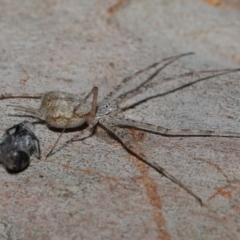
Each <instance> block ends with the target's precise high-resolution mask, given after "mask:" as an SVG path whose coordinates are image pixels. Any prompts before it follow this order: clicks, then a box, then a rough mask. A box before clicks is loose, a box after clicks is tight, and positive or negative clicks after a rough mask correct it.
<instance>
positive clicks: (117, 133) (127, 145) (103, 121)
mask: <svg viewBox="0 0 240 240" xmlns="http://www.w3.org/2000/svg"><path fill="white" fill-rule="evenodd" d="M99 123H100V124H101V126H102V127H103V128H105V129H107V130H108V131H110V132H111V133H113V134H114V135H115V136H116V137H117V138H118V139H119V140H120V141H121V143H122V144H123V146H124V147H125V148H126V149H127V150H128V151H129V152H131V153H132V154H133V155H135V156H137V157H138V159H139V160H141V161H142V162H144V163H145V164H147V165H148V166H150V167H151V168H153V169H155V170H156V171H157V172H158V173H160V174H162V175H163V176H165V177H166V178H168V179H169V180H171V181H172V182H174V183H176V184H177V185H178V186H180V187H181V188H183V189H184V190H185V191H186V192H188V193H189V194H190V195H191V196H193V197H194V198H195V199H196V200H197V201H198V202H199V203H200V205H201V206H202V205H203V203H202V200H201V198H199V197H198V196H197V195H196V194H195V193H193V192H192V191H191V190H190V189H189V188H187V187H186V186H185V185H184V184H183V183H182V182H181V181H179V180H178V179H176V178H175V177H174V176H173V175H171V174H169V173H168V172H167V171H166V170H165V169H164V168H162V167H160V166H159V165H158V164H156V163H150V162H148V160H147V157H146V156H145V155H144V154H143V153H142V152H140V151H139V150H138V149H136V148H134V145H133V144H132V139H128V138H127V137H126V135H125V134H124V133H123V132H122V131H121V128H118V127H116V126H114V124H113V123H112V122H110V121H108V120H107V119H105V118H101V119H100V120H99Z"/></svg>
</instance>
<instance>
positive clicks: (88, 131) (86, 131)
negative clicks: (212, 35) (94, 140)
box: [46, 127, 94, 158]
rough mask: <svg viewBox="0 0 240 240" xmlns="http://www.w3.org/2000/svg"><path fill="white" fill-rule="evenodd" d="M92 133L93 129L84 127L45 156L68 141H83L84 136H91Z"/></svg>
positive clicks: (51, 153) (50, 153) (61, 147)
mask: <svg viewBox="0 0 240 240" xmlns="http://www.w3.org/2000/svg"><path fill="white" fill-rule="evenodd" d="M93 134H94V131H93V129H91V128H90V127H87V128H85V129H84V130H82V131H80V132H79V133H77V134H75V135H74V136H73V137H72V138H70V139H68V140H67V141H66V142H65V143H64V144H63V145H62V146H60V147H59V148H58V149H57V150H56V151H54V152H53V151H51V152H49V153H48V154H47V156H46V158H48V157H50V156H52V155H54V154H55V153H56V152H58V151H60V150H61V149H63V148H64V147H66V146H67V145H68V144H69V143H71V142H75V141H83V140H85V139H86V138H89V137H91V136H92V135H93Z"/></svg>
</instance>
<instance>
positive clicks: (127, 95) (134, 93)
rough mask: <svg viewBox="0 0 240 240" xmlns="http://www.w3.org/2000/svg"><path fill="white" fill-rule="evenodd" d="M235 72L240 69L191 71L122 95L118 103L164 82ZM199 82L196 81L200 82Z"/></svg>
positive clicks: (118, 98)
mask: <svg viewBox="0 0 240 240" xmlns="http://www.w3.org/2000/svg"><path fill="white" fill-rule="evenodd" d="M235 71H239V69H222V70H208V71H206V70H205V71H190V72H186V73H183V74H180V75H178V76H173V77H169V78H165V79H163V80H162V81H161V82H150V83H148V84H144V85H142V86H141V87H140V88H136V89H134V90H132V91H131V92H129V93H126V94H122V95H121V96H119V97H117V99H116V100H117V103H118V104H119V103H121V102H124V101H126V100H128V99H130V98H133V97H135V96H137V95H139V94H141V93H143V92H145V91H147V90H148V89H150V88H151V89H153V88H154V87H156V86H158V85H159V84H161V83H163V82H169V81H173V80H176V79H180V78H181V79H182V78H185V77H189V76H194V75H198V74H202V73H213V75H212V76H208V77H209V78H207V79H210V78H214V77H216V76H219V75H214V74H227V73H231V72H235ZM207 79H205V80H207ZM198 80H199V79H198ZM198 80H195V81H198ZM195 81H193V82H191V85H193V84H194V83H195ZM184 85H185V84H184ZM184 85H182V86H184ZM191 85H188V86H191Z"/></svg>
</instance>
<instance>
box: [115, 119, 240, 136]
mask: <svg viewBox="0 0 240 240" xmlns="http://www.w3.org/2000/svg"><path fill="white" fill-rule="evenodd" d="M111 120H112V122H113V124H114V125H117V126H120V127H131V128H136V129H141V130H144V131H147V132H151V133H156V134H160V135H163V136H174V137H183V136H187V137H228V138H240V133H236V132H218V131H212V130H191V129H168V128H164V127H161V126H156V125H153V124H149V123H144V122H139V121H135V120H131V119H126V118H122V117H117V116H114V118H112V119H111Z"/></svg>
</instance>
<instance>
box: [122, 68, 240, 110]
mask: <svg viewBox="0 0 240 240" xmlns="http://www.w3.org/2000/svg"><path fill="white" fill-rule="evenodd" d="M220 71H221V70H217V72H220ZM239 71H240V68H236V69H224V70H223V72H220V73H217V74H214V75H211V76H207V77H202V78H199V79H197V80H195V81H192V82H190V83H186V84H183V85H181V86H179V87H176V88H174V89H172V90H169V91H167V92H164V93H160V94H156V95H152V96H149V97H147V98H145V99H143V100H141V101H139V102H136V103H133V104H131V105H130V106H127V107H124V108H122V110H123V111H125V110H127V109H130V108H133V107H136V106H138V105H140V104H142V103H144V102H146V101H148V100H150V99H153V98H158V97H162V96H165V95H168V94H170V93H174V92H177V91H179V90H181V89H184V88H187V87H190V86H192V85H194V84H196V83H199V82H202V81H206V80H208V79H212V78H215V77H218V76H223V75H226V74H229V73H234V72H239ZM124 100H125V99H124Z"/></svg>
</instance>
